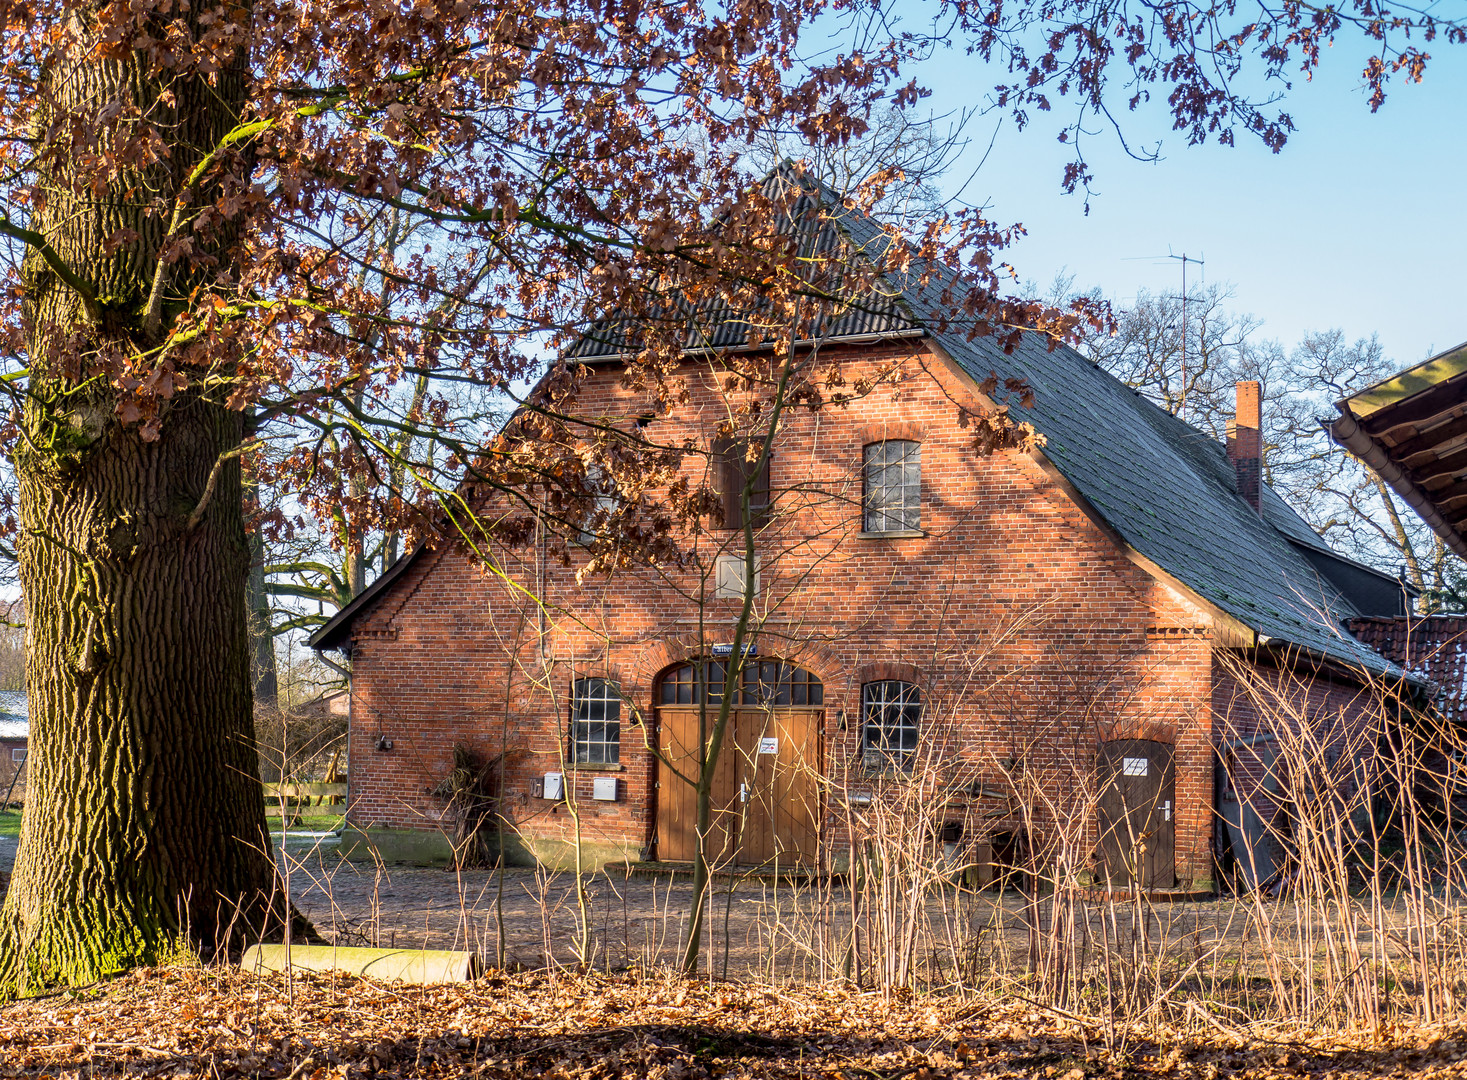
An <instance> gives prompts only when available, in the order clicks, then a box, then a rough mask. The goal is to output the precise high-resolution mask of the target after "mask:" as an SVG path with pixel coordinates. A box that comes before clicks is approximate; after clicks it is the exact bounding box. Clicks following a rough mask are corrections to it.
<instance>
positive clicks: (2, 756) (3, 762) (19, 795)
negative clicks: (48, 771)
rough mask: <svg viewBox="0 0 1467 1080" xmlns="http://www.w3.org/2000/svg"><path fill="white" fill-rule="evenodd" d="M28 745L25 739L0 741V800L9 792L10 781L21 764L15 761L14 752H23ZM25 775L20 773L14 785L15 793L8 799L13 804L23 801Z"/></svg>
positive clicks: (13, 778)
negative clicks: (13, 802)
mask: <svg viewBox="0 0 1467 1080" xmlns="http://www.w3.org/2000/svg"><path fill="white" fill-rule="evenodd" d="M27 745H28V741H27V740H26V739H0V799H3V798H4V797H5V793H6V792H7V791H9V790H10V784H11V781H13V780H15V773H16V770H17V769H19V768H20V765H21V763H20V762H18V761H16V760H15V757H14V754H15V751H17V750H19V751H24V750H25V749H26V747H27ZM25 781H26V777H25V773H24V772H22V773H21V776H20V779H19V780H18V781H16V783H15V791H14V793H13V794H12V795H11V796H10V798H11V799H12V800H13V801H15V802H23V801H24V800H25Z"/></svg>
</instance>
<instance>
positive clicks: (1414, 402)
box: [1360, 375, 1467, 437]
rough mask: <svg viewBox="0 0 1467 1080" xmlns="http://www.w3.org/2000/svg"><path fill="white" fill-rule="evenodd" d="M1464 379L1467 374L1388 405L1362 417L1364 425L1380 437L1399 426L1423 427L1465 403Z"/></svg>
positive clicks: (1362, 424) (1362, 425)
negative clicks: (1463, 401)
mask: <svg viewBox="0 0 1467 1080" xmlns="http://www.w3.org/2000/svg"><path fill="white" fill-rule="evenodd" d="M1464 380H1467V376H1464V375H1459V376H1457V377H1456V378H1455V379H1452V380H1450V381H1449V382H1444V383H1442V384H1441V385H1440V386H1434V387H1432V388H1431V389H1430V390H1425V391H1422V392H1421V393H1419V394H1417V395H1415V396H1414V397H1410V398H1407V399H1406V400H1405V401H1403V402H1401V403H1400V404H1399V405H1387V406H1386V407H1385V408H1383V409H1380V410H1379V411H1377V412H1373V413H1371V414H1370V415H1369V416H1368V417H1366V418H1365V419H1363V420H1361V421H1360V426H1361V427H1363V428H1364V429H1365V430H1366V431H1368V432H1369V433H1370V434H1371V435H1374V436H1376V437H1379V436H1381V435H1383V434H1385V433H1386V432H1387V431H1393V430H1395V429H1396V428H1402V427H1407V426H1419V425H1420V424H1423V423H1425V422H1426V421H1428V420H1432V419H1435V418H1436V417H1438V416H1441V415H1442V414H1444V413H1447V412H1450V411H1451V410H1452V409H1455V408H1457V407H1458V406H1460V405H1461V404H1462V386H1463V382H1464Z"/></svg>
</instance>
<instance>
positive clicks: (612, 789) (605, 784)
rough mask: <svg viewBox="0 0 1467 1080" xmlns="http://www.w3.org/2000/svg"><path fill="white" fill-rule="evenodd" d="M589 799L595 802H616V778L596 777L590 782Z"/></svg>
mask: <svg viewBox="0 0 1467 1080" xmlns="http://www.w3.org/2000/svg"><path fill="white" fill-rule="evenodd" d="M591 798H593V799H595V800H596V801H597V802H616V777H614V776H598V777H596V779H594V780H592V781H591Z"/></svg>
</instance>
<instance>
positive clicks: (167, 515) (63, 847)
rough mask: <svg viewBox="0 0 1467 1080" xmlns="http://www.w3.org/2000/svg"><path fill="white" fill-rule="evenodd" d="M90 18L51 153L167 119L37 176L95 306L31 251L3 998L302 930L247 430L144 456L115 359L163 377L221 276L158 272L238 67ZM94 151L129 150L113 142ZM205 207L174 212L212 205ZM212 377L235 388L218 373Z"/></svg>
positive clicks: (64, 90)
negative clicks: (129, 142)
mask: <svg viewBox="0 0 1467 1080" xmlns="http://www.w3.org/2000/svg"><path fill="white" fill-rule="evenodd" d="M184 10H186V9H184ZM198 10H201V9H200V8H198V7H196V8H195V12H197V11H198ZM232 11H233V12H235V13H240V12H243V13H244V15H245V17H247V15H248V9H247V7H241V6H235V7H234V8H233V9H232ZM189 17H190V18H193V17H195V16H192V15H191V16H189ZM89 18H90V12H89V11H88V10H87V9H86V8H83V9H81V10H80V11H79V12H78V14H77V15H76V16H75V17H74V21H73V23H72V26H73V27H74V28H79V33H78V36H77V39H76V42H75V43H74V45H73V46H72V47H71V48H70V50H69V55H70V58H71V60H70V62H69V63H68V64H58V65H57V66H56V67H55V68H53V69H51V70H49V71H48V72H47V75H46V78H47V80H48V82H47V86H48V88H49V90H50V92H51V100H50V102H49V103H48V104H47V105H46V106H45V107H44V108H43V111H42V114H41V115H38V116H37V123H36V130H37V132H38V134H40V135H41V136H42V141H43V144H44V143H45V142H46V140H50V146H49V147H46V146H44V145H43V150H44V149H47V148H49V149H51V150H56V148H57V144H58V143H63V144H64V143H65V142H66V140H68V139H69V138H70V139H72V140H73V141H74V140H75V134H74V133H75V131H76V130H77V129H76V128H75V123H74V121H75V120H76V118H81V122H85V120H86V118H87V117H89V116H93V117H96V116H100V117H105V116H107V115H108V114H109V113H113V114H115V113H116V110H117V107H118V106H119V105H120V106H122V107H123V108H122V111H121V115H122V117H123V121H122V122H121V123H122V127H119V128H117V129H115V130H114V131H113V132H112V134H113V135H116V134H117V133H118V132H120V133H121V134H122V135H127V134H128V130H127V129H126V125H127V124H129V123H134V124H135V125H136V124H140V123H143V122H148V123H151V124H153V125H154V126H155V128H156V131H157V133H158V137H159V138H162V139H163V140H165V141H166V143H167V145H168V153H166V154H162V155H158V156H157V158H156V159H154V160H148V159H146V158H141V159H136V160H135V161H134V162H133V163H129V162H128V161H125V160H124V161H120V162H119V163H118V164H117V166H116V168H115V169H114V170H113V171H112V172H111V173H108V174H99V173H96V172H92V173H88V174H87V175H82V174H81V173H80V172H79V170H80V169H83V168H88V164H87V161H86V158H85V156H84V155H78V154H76V153H74V152H73V150H72V147H71V146H69V145H62V146H61V148H60V152H56V153H53V154H51V155H50V156H43V158H42V168H41V170H40V179H41V187H42V190H43V192H44V198H42V199H40V200H38V202H37V210H36V213H35V215H34V216H33V218H32V228H34V229H36V230H37V231H39V232H41V233H42V234H43V235H44V236H45V237H46V239H47V240H48V241H49V242H50V245H51V247H52V248H53V249H54V251H55V252H56V253H57V254H59V256H60V257H61V259H63V260H64V261H65V262H66V264H67V265H68V266H69V267H71V268H72V269H73V270H74V271H75V273H76V274H77V275H78V276H79V277H81V278H82V279H83V280H84V282H85V283H87V284H89V285H90V286H91V289H92V291H93V292H94V294H95V296H94V298H93V299H92V300H90V301H89V302H84V300H83V296H82V292H81V291H79V290H78V289H77V288H76V287H75V283H74V282H73V283H72V284H67V282H66V281H65V280H63V276H62V275H60V274H58V273H57V271H56V270H55V269H54V268H53V267H52V266H50V265H48V264H47V262H46V261H45V260H44V259H42V258H41V257H40V254H39V252H38V251H36V250H35V249H34V248H33V249H32V251H31V252H30V254H29V255H28V257H27V260H26V262H25V264H24V266H23V268H22V276H23V285H24V288H25V292H26V297H25V298H26V316H27V322H28V325H27V327H26V330H27V338H28V340H27V348H28V352H29V358H30V362H31V380H30V386H29V390H30V396H29V398H28V400H27V404H26V408H25V415H24V421H23V423H24V428H25V438H23V439H22V440H21V444H20V448H19V450H18V451H17V456H16V469H17V473H18V475H19V481H20V524H21V534H20V536H19V539H18V554H19V557H20V577H21V584H22V588H23V589H24V592H25V601H26V613H27V646H28V659H27V669H26V674H27V691H28V695H29V700H30V724H31V737H30V747H31V749H30V760H29V763H28V766H27V768H28V770H29V778H28V779H29V785H28V792H27V798H26V805H25V814H24V820H23V824H22V826H21V839H20V850H19V855H18V857H17V860H16V864H15V869H14V873H13V876H12V878H11V882H10V889H9V893H8V895H7V896H6V897H5V903H4V907H3V909H0V989H3V990H9V991H20V992H26V991H34V990H36V989H39V988H41V987H43V986H46V985H52V984H56V983H69V984H77V983H86V982H90V981H93V980H95V979H97V978H99V977H101V976H105V975H107V974H110V973H112V972H116V971H120V970H125V969H126V968H128V967H131V966H135V965H138V964H147V963H153V962H156V961H158V960H159V959H162V958H164V957H166V956H168V955H170V954H171V953H173V952H174V951H175V950H177V949H178V948H179V946H180V945H184V946H191V947H193V948H195V949H198V950H200V951H203V952H206V953H207V952H211V951H213V950H215V949H217V948H218V947H220V946H228V945H232V944H234V942H235V941H236V940H238V939H240V938H245V937H254V936H257V935H259V934H261V933H265V932H268V931H269V930H270V929H271V928H272V927H280V926H282V925H283V923H282V920H281V916H284V915H286V914H287V913H288V912H289V904H288V901H287V900H286V898H285V897H283V896H282V895H281V894H280V892H279V890H278V888H277V881H278V877H277V874H276V872H275V864H274V859H273V856H272V854H271V850H270V843H269V834H268V832H267V831H266V825H265V813H264V800H263V798H262V795H261V790H260V785H259V781H258V773H257V764H256V757H255V750H254V740H253V719H252V709H251V695H250V642H249V636H248V630H247V625H248V624H247V619H246V602H245V585H246V577H247V574H248V569H249V561H250V560H249V549H248V542H247V539H246V536H245V530H244V526H243V520H242V512H241V491H240V476H239V464H238V460H237V458H231V457H227V456H225V457H221V455H227V454H228V453H229V452H230V451H235V450H236V448H237V447H238V446H239V445H240V441H241V437H242V434H243V417H242V415H241V414H240V413H238V412H236V411H232V410H230V409H228V408H226V407H225V405H224V404H222V403H221V402H220V401H218V400H213V399H212V398H211V392H210V391H206V390H203V389H200V388H196V387H195V388H188V389H183V390H181V391H180V392H179V393H177V394H175V395H173V396H172V399H171V400H168V401H165V402H163V404H162V407H161V410H160V413H159V416H160V419H161V424H160V426H159V427H158V428H157V431H156V434H155V433H154V432H152V431H149V432H148V433H147V434H148V436H149V437H144V431H143V429H142V428H141V427H140V426H139V424H138V423H136V422H129V417H128V416H127V415H123V414H122V413H121V412H120V411H119V408H118V403H119V400H120V399H119V398H118V396H117V394H118V390H117V384H116V383H114V382H113V381H112V379H111V378H109V375H112V376H116V375H118V374H119V371H118V365H119V363H120V361H119V360H118V358H119V357H128V356H146V355H152V356H153V357H154V358H155V362H156V356H157V355H158V354H157V353H156V352H152V353H151V354H149V352H148V351H149V350H156V349H157V346H158V345H159V344H160V340H161V335H162V334H164V333H166V331H167V328H168V324H169V323H170V322H171V312H172V311H176V310H177V306H176V305H178V304H181V303H185V302H187V301H186V297H187V296H188V294H189V292H190V291H191V290H192V289H193V288H195V287H196V286H197V285H199V284H201V283H203V282H204V280H205V275H207V273H209V272H210V271H209V269H208V265H206V264H195V265H191V264H190V263H189V262H188V260H187V259H184V260H180V261H177V262H175V263H167V262H166V260H165V264H164V272H163V274H162V275H161V276H159V275H158V273H157V268H158V266H159V252H160V251H161V250H164V248H165V246H166V244H167V241H168V233H169V230H170V229H171V228H174V227H176V226H174V225H171V224H170V219H171V218H173V217H174V215H172V214H171V211H172V209H173V207H174V205H175V202H174V199H175V195H176V193H178V192H179V191H180V190H181V189H182V188H183V187H184V184H183V178H184V177H187V176H188V175H189V174H190V171H191V170H192V169H193V168H194V166H195V165H196V164H197V163H198V162H199V161H201V160H203V159H204V156H205V155H206V154H208V152H209V151H210V150H211V149H212V148H214V147H215V146H218V145H219V142H220V139H221V138H222V137H223V136H224V135H225V134H227V133H228V132H229V131H231V130H232V129H233V128H234V127H235V125H236V124H237V123H238V121H239V118H240V116H241V113H242V110H243V106H244V100H245V85H246V83H245V80H246V70H245V66H244V57H243V55H242V54H241V55H240V56H238V57H237V58H236V59H237V63H236V64H235V65H234V66H233V67H232V68H226V70H225V71H224V72H223V73H222V74H220V75H219V76H218V77H217V78H214V79H204V78H200V77H197V76H190V75H187V74H184V75H182V76H179V75H177V74H171V75H170V74H168V72H167V71H166V70H165V69H155V68H154V67H153V66H152V65H151V64H150V63H149V62H148V60H147V59H146V58H145V57H143V56H141V55H139V54H130V55H128V54H125V55H122V56H120V57H113V58H110V59H109V58H105V57H104V56H103V54H102V53H101V52H100V50H98V49H97V48H95V47H94V46H95V42H94V41H92V40H90V39H89V35H88V33H87V32H86V26H87V19H89ZM160 33H161V31H160ZM130 115H136V116H139V117H146V118H147V120H146V121H141V120H140V121H136V122H134V121H132V120H129V119H128V117H129V116H130ZM69 118H70V119H69ZM68 125H71V126H70V127H69V126H68ZM132 130H134V131H135V130H137V129H136V126H135V127H134V129H132ZM90 137H91V138H92V139H93V140H94V141H95V143H96V144H97V145H98V146H101V147H106V146H108V145H117V142H116V140H112V141H110V142H109V138H108V135H107V133H106V132H105V131H104V132H103V133H102V134H101V135H96V134H94V135H92V136H90ZM103 152H104V153H105V152H106V151H105V149H104V151H103ZM236 167H237V168H238V166H236ZM245 168H246V170H247V166H245ZM245 178H246V179H247V178H248V177H247V176H246V177H245ZM211 189H212V182H211V181H206V182H205V183H204V184H203V185H201V186H200V187H199V188H198V189H196V190H195V191H194V192H192V193H190V194H187V195H186V196H185V198H184V200H183V203H186V204H191V205H194V206H198V205H201V204H202V203H206V202H212V201H213V198H214V197H215V194H216V193H217V189H212V190H211ZM150 199H151V200H152V207H151V208H152V210H153V211H154V212H153V213H148V212H147V210H148V202H149V200H150ZM180 205H182V204H180ZM235 239H236V237H235V235H234V233H233V231H232V230H231V229H229V228H227V227H226V228H222V229H218V230H216V231H215V232H213V233H211V234H209V235H208V236H205V237H202V238H200V239H199V240H198V241H197V242H196V243H195V250H201V249H202V250H204V251H205V253H206V254H207V253H208V252H209V250H210V249H212V250H213V252H215V253H218V254H223V253H225V252H226V250H227V249H228V248H229V247H230V245H232V244H233V243H234V242H235ZM160 286H161V287H160ZM158 297H166V298H167V299H166V303H165V304H164V305H163V310H162V311H161V313H160V312H159V311H158V307H157V304H156V299H155V298H158ZM150 310H151V311H153V313H154V317H151V318H150V317H149V316H148V312H149V311H150ZM159 314H161V316H162V317H161V318H159V317H157V316H158V315H159ZM208 359H209V362H210V363H212V364H214V365H215V368H214V374H215V376H216V377H217V376H219V375H220V374H225V375H227V373H228V371H229V364H230V358H229V357H228V356H227V355H221V356H219V357H217V358H216V357H210V358H208ZM140 374H142V375H146V368H145V367H144V368H143V369H142V371H141V373H140ZM216 385H217V383H216ZM224 393H227V384H226V388H225V390H224V391H219V390H217V389H216V390H213V391H212V394H213V396H215V397H219V398H222V397H223V396H224ZM211 477H212V479H213V483H212V494H211V495H209V496H208V497H207V499H206V492H208V491H210V489H211Z"/></svg>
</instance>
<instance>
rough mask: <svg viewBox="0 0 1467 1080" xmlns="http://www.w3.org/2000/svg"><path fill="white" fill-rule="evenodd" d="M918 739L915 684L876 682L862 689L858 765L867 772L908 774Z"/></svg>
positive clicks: (918, 699) (919, 698) (919, 697)
mask: <svg viewBox="0 0 1467 1080" xmlns="http://www.w3.org/2000/svg"><path fill="white" fill-rule="evenodd" d="M921 735H922V690H921V688H920V687H919V686H917V684H916V683H910V682H907V681H906V680H905V679H875V680H872V681H871V682H868V683H865V684H863V685H862V686H861V762H862V764H863V765H865V767H866V768H867V769H871V770H877V771H883V772H898V771H900V772H908V771H910V770H911V768H912V761H913V760H914V759H915V758H916V756H917V743H918V740H919V739H920V738H921ZM893 736H895V738H896V745H895V746H893V745H892V739H893ZM908 743H910V745H908Z"/></svg>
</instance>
